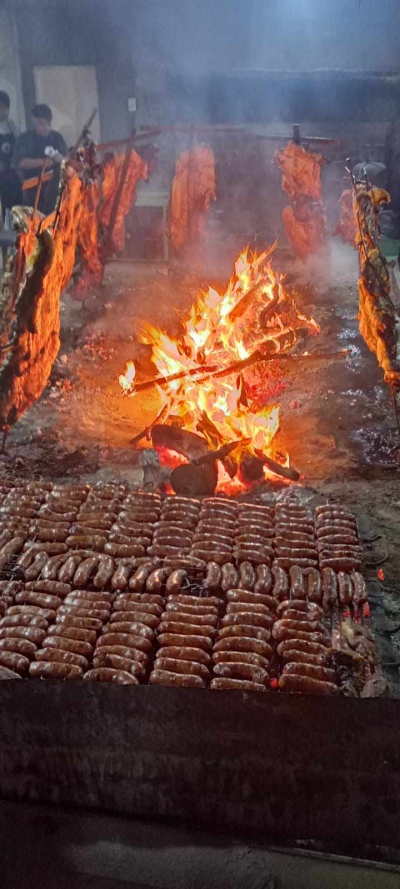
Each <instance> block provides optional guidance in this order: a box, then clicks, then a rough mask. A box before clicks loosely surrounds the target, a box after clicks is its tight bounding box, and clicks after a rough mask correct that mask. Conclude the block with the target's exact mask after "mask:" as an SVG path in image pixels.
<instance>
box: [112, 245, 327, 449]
mask: <svg viewBox="0 0 400 889" xmlns="http://www.w3.org/2000/svg"><path fill="white" fill-rule="evenodd" d="M275 246H276V245H275V244H274V245H272V247H270V248H269V249H268V250H267V251H265V252H264V253H262V254H260V255H258V256H257V255H254V256H253V255H251V254H250V252H249V250H248V249H245V250H244V251H243V252H242V253H241V254H240V255H239V257H238V259H237V260H236V263H235V273H234V275H233V277H232V278H231V279H230V281H229V284H228V287H227V289H226V291H225V293H223V294H220V293H218V291H216V290H215V289H214V288H212V287H209V289H208V291H207V292H199V293H198V294H197V296H196V298H195V300H194V302H193V304H192V306H191V308H190V311H189V312H188V315H187V317H186V319H183V321H182V332H181V334H180V336H179V337H177V338H173V337H170V336H169V335H168V334H167V333H165V332H164V331H163V330H160V329H159V328H158V327H154V326H153V325H152V324H150V323H147V324H146V325H145V327H144V328H143V330H142V334H141V340H142V342H143V343H147V344H148V345H150V346H151V348H152V360H153V362H154V364H155V365H156V367H157V371H158V373H159V374H160V375H161V376H169V375H171V374H177V373H182V372H186V373H188V372H189V371H194V370H195V369H197V371H198V372H197V373H195V374H194V375H192V376H186V375H185V376H184V377H181V378H180V379H176V380H171V381H170V382H168V384H167V385H163V386H162V387H161V386H160V387H159V393H160V397H161V399H162V404H163V405H166V406H167V407H168V410H167V412H166V413H167V414H168V417H169V418H170V419H171V420H172V421H173V420H174V419H175V420H177V419H178V418H179V422H180V423H181V424H182V425H184V426H185V428H186V429H189V430H191V431H193V432H195V431H200V432H201V433H202V434H203V435H205V437H206V438H207V440H208V442H209V444H210V446H211V447H218V446H219V445H221V444H223V443H225V442H233V441H238V442H239V443H240V442H242V443H243V446H244V445H245V446H246V449H247V450H248V451H250V452H254V449H258V450H261V451H263V452H264V453H266V454H268V455H270V456H273V452H272V442H273V439H274V436H275V435H276V433H277V431H278V429H279V406H278V405H276V404H267V405H264V406H262V407H261V408H255V407H253V406H252V405H251V404H249V403H248V399H247V395H246V388H245V382H244V378H243V374H242V373H240V370H241V369H240V367H239V368H237V369H235V370H233V371H232V373H231V374H230V375H227V376H221V377H219V376H212V375H210V374H208V372H207V366H210V365H212V366H213V368H217V370H223V369H225V368H227V367H228V366H231V365H232V364H234V363H235V362H240V361H243V360H244V359H246V358H248V357H249V356H251V355H252V354H253V353H254V351H255V350H257V349H261V348H262V351H263V352H266V353H268V354H269V353H271V354H273V353H277V352H286V351H287V350H288V349H290V348H293V346H294V345H295V344H296V342H297V339H298V331H299V330H300V329H303V330H304V329H306V330H308V332H309V333H311V334H315V333H318V332H319V327H318V325H317V324H316V322H315V321H313V320H312V319H309V318H306V317H305V316H303V315H301V314H300V313H299V311H298V309H297V306H296V303H295V301H294V299H293V297H292V296H290V295H289V294H288V293H287V291H286V290H285V288H284V286H283V278H282V275H280V274H279V273H276V272H274V271H273V269H272V267H271V262H270V257H271V254H272V252H273V250H274V249H275ZM132 368H133V370H132ZM202 368H204V370H202ZM119 380H120V385H121V387H122V389H123V391H124V392H127V393H128V394H130V395H135V370H134V364H133V363H132V362H129V370H128V367H127V370H126V372H125V374H123V375H121V376H120V378H119ZM239 450H240V447H239ZM235 455H236V451H235V452H233V454H231V456H233V457H235ZM286 463H288V458H287V461H286Z"/></svg>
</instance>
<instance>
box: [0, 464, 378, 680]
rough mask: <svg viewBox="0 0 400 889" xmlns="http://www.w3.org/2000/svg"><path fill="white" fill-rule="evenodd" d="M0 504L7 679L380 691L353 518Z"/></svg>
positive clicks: (38, 489) (138, 496) (71, 499)
mask: <svg viewBox="0 0 400 889" xmlns="http://www.w3.org/2000/svg"><path fill="white" fill-rule="evenodd" d="M0 497H1V506H0V514H1V528H0V572H1V574H0V577H1V580H0V675H1V676H2V677H3V678H12V677H13V678H18V677H41V678H45V677H55V678H59V679H82V678H84V679H85V680H86V681H91V680H96V681H97V680H98V681H105V682H115V683H119V684H134V685H136V684H138V683H146V682H149V683H150V684H151V685H153V684H162V685H172V686H179V687H199V688H205V687H207V686H209V687H210V688H211V689H214V690H215V689H217V690H218V689H238V690H241V691H260V692H266V691H267V690H269V689H272V690H274V689H277V690H281V691H284V692H306V693H312V694H324V695H325V694H326V695H330V694H333V695H336V694H339V693H342V694H347V695H354V696H360V695H361V696H363V695H366V694H369V692H368V689H369V688H370V685H368V683H370V684H371V681H372V680H374V687H376V684H377V683H376V680H377V678H378V679H379V677H380V674H379V668H378V665H377V655H376V648H375V643H374V640H373V637H372V634H371V630H370V623H369V611H368V604H367V596H366V589H365V583H364V580H363V577H362V574H361V573H360V568H361V555H362V550H361V546H360V542H359V539H358V531H357V522H356V519H355V517H354V516H353V515H352V514H351V513H349V512H348V511H347V510H344V509H340V508H337V507H333V506H329V505H327V506H323V507H320V508H317V510H316V511H315V512H314V511H311V510H307V509H305V508H303V507H301V506H300V505H299V504H297V503H296V501H295V500H293V499H289V500H287V501H286V502H285V503H281V504H278V505H276V506H274V505H273V504H271V505H257V504H254V503H246V502H236V501H232V500H228V499H226V498H222V497H216V498H208V499H204V500H202V501H201V500H195V499H190V498H185V497H173V496H166V497H163V498H162V497H160V496H159V495H157V494H150V493H144V492H132V491H130V490H129V489H128V487H127V486H125V485H111V484H109V485H95V486H92V487H91V486H90V485H85V484H77V485H64V486H62V485H53V484H51V483H45V482H28V483H22V482H21V483H20V484H15V483H11V482H10V483H8V482H4V481H3V482H2V484H1V486H0ZM381 684H382V683H381Z"/></svg>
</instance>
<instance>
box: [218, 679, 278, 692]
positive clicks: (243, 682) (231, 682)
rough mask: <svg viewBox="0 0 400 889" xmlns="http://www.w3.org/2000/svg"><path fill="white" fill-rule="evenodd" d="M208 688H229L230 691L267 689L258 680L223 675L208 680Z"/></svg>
mask: <svg viewBox="0 0 400 889" xmlns="http://www.w3.org/2000/svg"><path fill="white" fill-rule="evenodd" d="M210 688H211V689H214V690H216V691H227V690H228V689H231V690H232V691H243V692H249V691H263V692H265V691H266V690H267V689H266V687H265V685H261V684H260V683H258V682H250V680H247V679H227V678H225V677H218V678H217V679H212V680H211V682H210Z"/></svg>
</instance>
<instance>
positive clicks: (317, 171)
mask: <svg viewBox="0 0 400 889" xmlns="http://www.w3.org/2000/svg"><path fill="white" fill-rule="evenodd" d="M275 160H276V162H277V164H278V166H279V167H280V168H281V170H282V171H283V177H282V188H283V191H285V192H286V194H288V195H289V197H290V198H291V200H292V206H291V207H285V208H284V210H283V212H282V218H283V223H284V226H285V231H286V235H287V237H288V240H289V241H290V243H291V244H292V247H293V249H294V251H295V253H296V255H297V256H299V257H300V259H306V257H307V256H309V255H310V254H312V253H316V252H317V251H318V250H320V249H321V247H322V246H323V244H324V241H325V237H326V216H325V211H324V208H323V204H322V185H321V167H322V165H323V164H324V163H325V160H324V158H323V157H322V155H321V154H316V153H312V154H311V153H310V152H308V151H306V150H305V149H304V148H302V147H301V145H297V144H295V142H289V143H288V144H287V145H286V148H284V150H283V151H277V152H275Z"/></svg>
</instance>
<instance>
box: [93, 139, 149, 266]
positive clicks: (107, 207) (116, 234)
mask: <svg viewBox="0 0 400 889" xmlns="http://www.w3.org/2000/svg"><path fill="white" fill-rule="evenodd" d="M124 162H125V155H124V154H120V155H117V156H116V157H112V158H111V159H110V160H109V161H108V162H107V163H106V164H105V165H104V167H103V174H102V185H101V188H102V203H101V206H100V212H99V221H100V224H101V226H102V227H103V229H104V230H105V231H106V230H107V228H108V227H109V225H110V222H111V219H112V212H113V208H114V201H115V196H116V194H117V192H118V188H119V184H120V180H121V175H122V173H123V167H124ZM147 178H148V166H147V163H146V162H145V161H144V160H142V158H141V157H140V156H139V155H138V154H137V152H136V151H133V150H132V151H131V155H130V158H129V164H128V167H127V170H126V176H125V181H124V184H123V187H122V192H121V197H120V200H119V204H118V210H117V216H116V220H115V224H114V227H113V231H112V242H111V247H112V249H113V251H115V252H117V253H122V252H123V250H124V247H125V228H124V221H125V216H126V215H127V213H129V210H130V209H131V207H133V205H134V203H135V201H136V188H137V184H138V182H140V180H141V179H144V180H146V179H147Z"/></svg>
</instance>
